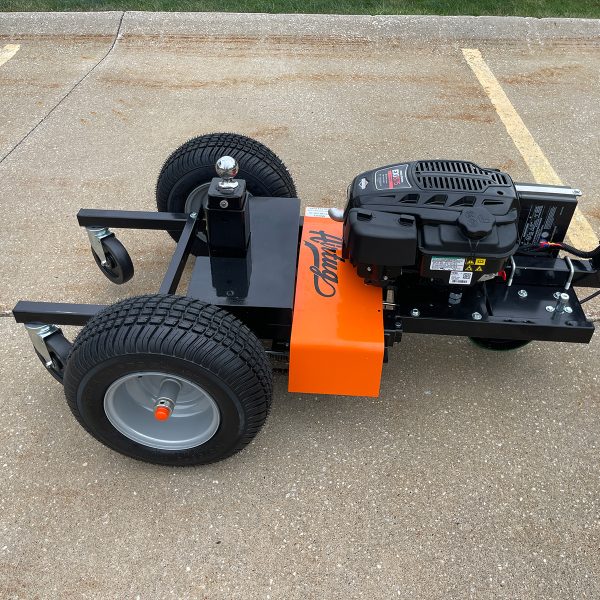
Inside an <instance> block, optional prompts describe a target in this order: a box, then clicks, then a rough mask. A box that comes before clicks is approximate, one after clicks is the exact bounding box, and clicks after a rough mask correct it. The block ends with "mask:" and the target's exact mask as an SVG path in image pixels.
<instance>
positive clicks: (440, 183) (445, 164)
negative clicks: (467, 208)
mask: <svg viewBox="0 0 600 600" xmlns="http://www.w3.org/2000/svg"><path fill="white" fill-rule="evenodd" d="M414 175H415V179H416V182H417V184H418V186H419V187H420V188H421V189H424V190H432V189H435V190H452V191H457V192H458V191H461V192H463V191H464V192H482V191H483V190H485V189H486V188H488V187H490V186H494V185H499V186H507V185H510V183H509V179H508V177H507V176H506V175H505V174H504V173H501V172H499V171H488V170H485V169H482V168H481V167H479V166H477V165H476V164H474V163H471V162H465V161H449V160H423V161H419V162H417V163H416V164H415V169H414Z"/></svg>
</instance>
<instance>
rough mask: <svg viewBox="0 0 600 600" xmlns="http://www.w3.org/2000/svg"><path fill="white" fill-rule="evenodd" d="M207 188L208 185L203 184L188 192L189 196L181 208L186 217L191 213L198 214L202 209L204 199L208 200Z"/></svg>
mask: <svg viewBox="0 0 600 600" xmlns="http://www.w3.org/2000/svg"><path fill="white" fill-rule="evenodd" d="M209 187H210V183H203V184H202V185H199V186H198V187H197V188H194V189H193V190H192V191H191V192H190V194H189V196H188V197H187V198H186V199H185V205H184V207H183V212H184V213H185V214H186V215H189V214H190V213H193V212H195V213H199V212H200V211H201V210H202V209H203V208H204V206H205V202H206V199H207V198H208V188H209Z"/></svg>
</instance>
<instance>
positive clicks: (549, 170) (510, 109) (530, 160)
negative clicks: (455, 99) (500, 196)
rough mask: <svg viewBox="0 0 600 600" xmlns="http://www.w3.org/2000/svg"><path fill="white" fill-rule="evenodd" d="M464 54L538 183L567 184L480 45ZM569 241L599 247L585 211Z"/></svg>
mask: <svg viewBox="0 0 600 600" xmlns="http://www.w3.org/2000/svg"><path fill="white" fill-rule="evenodd" d="M462 53H463V56H464V57H465V60H466V61H467V64H468V65H469V67H471V70H472V71H473V73H475V77H477V79H478V80H479V83H480V84H481V87H482V88H483V89H484V91H485V93H486V94H487V96H488V98H489V99H490V101H491V103H492V104H493V105H494V108H495V109H496V112H497V113H498V116H499V117H500V119H501V120H502V122H503V123H504V127H506V131H507V132H508V134H509V135H510V137H511V138H512V140H513V142H514V143H515V146H516V147H517V149H518V150H519V152H520V153H521V156H522V157H523V160H524V161H525V163H526V164H527V166H528V167H529V170H530V171H531V174H532V175H533V178H534V179H535V181H536V183H548V184H550V185H563V183H562V181H561V180H560V177H559V176H558V175H557V174H556V171H555V170H554V169H553V167H552V165H551V164H550V162H549V161H548V159H547V158H546V155H545V154H544V152H543V150H542V149H541V148H540V147H539V145H538V143H537V142H536V141H535V139H534V138H533V136H532V135H531V133H530V131H529V129H527V126H526V125H525V123H524V122H523V119H521V117H520V116H519V113H517V111H516V110H515V107H514V106H513V105H512V103H511V101H510V100H509V99H508V96H507V95H506V93H505V92H504V90H503V89H502V86H501V85H500V83H499V82H498V80H497V79H496V77H495V75H494V74H493V73H492V71H491V69H490V68H489V66H488V65H487V63H486V62H485V60H484V59H483V56H482V55H481V52H480V51H479V50H478V49H477V48H462ZM568 238H569V241H570V242H571V243H572V244H573V245H574V246H575V247H577V248H581V249H582V250H591V249H593V248H596V247H597V246H598V236H597V235H596V234H595V233H594V229H593V228H592V226H591V225H590V222H589V221H588V220H587V219H586V218H585V216H584V215H583V213H582V212H581V210H579V208H577V209H576V210H575V214H574V215H573V219H572V220H571V226H570V227H569V233H568Z"/></svg>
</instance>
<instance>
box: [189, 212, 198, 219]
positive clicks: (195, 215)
mask: <svg viewBox="0 0 600 600" xmlns="http://www.w3.org/2000/svg"><path fill="white" fill-rule="evenodd" d="M197 216H198V213H190V217H191V218H192V219H195V218H196V217H197Z"/></svg>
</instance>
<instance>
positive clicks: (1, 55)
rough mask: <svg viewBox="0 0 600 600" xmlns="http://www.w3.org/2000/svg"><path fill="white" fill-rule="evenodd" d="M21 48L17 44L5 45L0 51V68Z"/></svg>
mask: <svg viewBox="0 0 600 600" xmlns="http://www.w3.org/2000/svg"><path fill="white" fill-rule="evenodd" d="M20 47H21V46H20V45H19V44H6V46H4V48H2V49H0V67H1V66H2V65H3V64H4V63H5V62H7V61H9V60H10V59H11V58H12V57H13V56H14V55H15V54H16V53H17V52H18V51H19V48H20Z"/></svg>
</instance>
